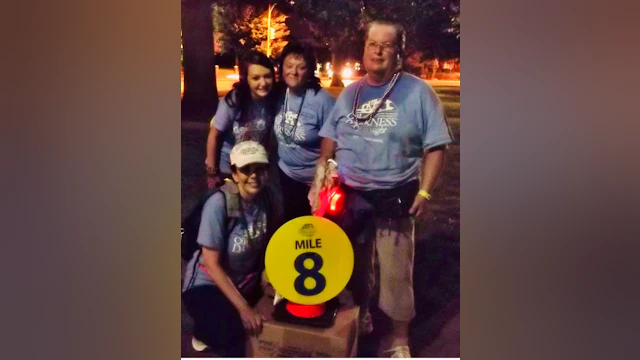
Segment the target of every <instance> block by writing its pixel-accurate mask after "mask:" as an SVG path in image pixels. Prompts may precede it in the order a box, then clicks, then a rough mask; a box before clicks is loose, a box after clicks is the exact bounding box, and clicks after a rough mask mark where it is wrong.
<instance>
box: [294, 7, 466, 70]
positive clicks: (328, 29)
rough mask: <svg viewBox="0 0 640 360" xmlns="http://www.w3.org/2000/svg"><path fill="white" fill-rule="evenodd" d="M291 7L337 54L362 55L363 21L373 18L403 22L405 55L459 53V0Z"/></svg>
mask: <svg viewBox="0 0 640 360" xmlns="http://www.w3.org/2000/svg"><path fill="white" fill-rule="evenodd" d="M294 8H295V11H296V12H297V13H298V14H299V15H300V16H302V17H303V18H304V19H305V20H306V21H308V22H309V24H310V28H311V31H312V32H313V34H314V35H315V37H316V39H317V40H318V41H319V42H320V43H321V44H324V45H325V46H328V47H329V49H330V50H331V51H332V52H333V53H337V55H338V57H340V58H345V57H353V58H359V57H360V56H361V52H362V47H363V44H364V42H363V37H364V25H365V24H366V23H367V22H368V21H370V20H375V19H385V20H391V21H396V22H398V23H400V24H402V25H403V27H404V28H405V30H406V32H407V41H406V54H405V55H406V57H409V56H411V55H413V54H415V53H418V54H419V55H418V56H419V58H420V59H422V60H424V59H433V58H440V59H441V60H446V59H451V58H458V57H459V56H460V39H459V37H460V5H459V0H396V1H389V0H360V1H344V0H299V1H296V3H295V5H294Z"/></svg>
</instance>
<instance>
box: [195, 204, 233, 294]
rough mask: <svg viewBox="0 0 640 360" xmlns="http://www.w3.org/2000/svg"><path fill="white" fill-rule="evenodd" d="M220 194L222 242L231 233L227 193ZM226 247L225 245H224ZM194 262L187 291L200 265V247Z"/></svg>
mask: <svg viewBox="0 0 640 360" xmlns="http://www.w3.org/2000/svg"><path fill="white" fill-rule="evenodd" d="M221 192H222V195H223V196H222V198H223V201H224V219H225V222H224V225H225V231H224V232H223V233H224V240H225V241H226V240H227V238H228V237H229V233H230V232H231V230H230V226H229V216H228V212H227V206H228V205H227V204H228V203H229V201H228V200H227V196H228V195H227V193H226V192H225V191H221ZM231 229H233V227H231ZM225 246H226V243H225ZM196 254H197V255H196V260H195V261H194V262H193V269H192V271H191V278H190V279H189V285H188V286H187V290H189V289H190V288H191V287H192V286H193V284H194V283H195V281H196V268H197V267H198V264H199V263H200V255H201V254H202V246H200V248H199V249H198V252H197V253H196Z"/></svg>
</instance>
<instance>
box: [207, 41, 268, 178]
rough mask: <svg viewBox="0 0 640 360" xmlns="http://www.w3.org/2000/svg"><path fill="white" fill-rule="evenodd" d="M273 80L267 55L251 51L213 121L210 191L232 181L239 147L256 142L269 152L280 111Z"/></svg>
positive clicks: (210, 149)
mask: <svg viewBox="0 0 640 360" xmlns="http://www.w3.org/2000/svg"><path fill="white" fill-rule="evenodd" d="M274 77H275V72H274V69H273V64H272V63H271V60H269V58H267V57H266V56H265V55H264V54H262V53H260V52H257V51H252V52H249V53H248V54H247V55H246V56H244V57H243V58H242V60H241V62H240V80H239V81H238V82H237V83H235V84H234V85H233V89H232V90H231V91H230V92H229V93H228V94H227V95H226V96H225V97H224V99H223V101H220V103H219V104H218V110H217V111H216V114H215V116H214V117H213V119H211V126H210V129H209V137H208V139H207V157H206V160H205V168H206V172H207V185H208V187H209V188H212V187H214V186H220V185H222V184H223V183H224V181H223V180H224V179H225V178H231V169H230V164H229V152H230V151H231V148H232V147H233V146H234V145H235V144H236V143H239V142H241V141H247V140H253V141H256V142H259V143H260V144H262V145H263V146H264V147H265V148H267V149H269V139H270V137H271V128H272V126H273V118H274V116H275V113H276V110H277V99H276V94H275V93H274V92H273V91H272V89H273V82H274Z"/></svg>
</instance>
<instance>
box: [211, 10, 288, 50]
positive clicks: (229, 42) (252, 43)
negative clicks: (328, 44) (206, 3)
mask: <svg viewBox="0 0 640 360" xmlns="http://www.w3.org/2000/svg"><path fill="white" fill-rule="evenodd" d="M211 9H212V18H213V28H214V32H215V38H216V40H215V42H216V47H215V51H216V52H219V53H232V52H233V53H236V54H239V53H242V52H244V51H248V50H258V51H261V52H263V53H265V54H266V52H267V22H268V19H267V10H266V9H261V8H259V7H257V6H254V5H248V4H244V3H240V2H238V1H230V0H222V1H217V2H216V3H214V4H213V5H212V7H211ZM286 18H287V17H286V16H285V15H283V14H282V13H280V12H278V10H277V9H274V10H273V11H272V13H271V27H272V28H274V30H275V33H274V35H275V36H274V37H273V38H272V40H271V56H272V57H275V56H278V55H279V54H280V52H281V51H282V48H284V46H285V45H286V44H287V42H286V41H284V38H285V37H286V36H288V35H289V29H288V28H287V26H286V25H285V20H286Z"/></svg>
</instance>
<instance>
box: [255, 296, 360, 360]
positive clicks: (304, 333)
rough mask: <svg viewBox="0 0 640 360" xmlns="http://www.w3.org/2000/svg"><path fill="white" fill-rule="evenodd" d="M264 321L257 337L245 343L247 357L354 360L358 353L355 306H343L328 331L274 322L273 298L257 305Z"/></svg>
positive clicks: (356, 308) (266, 298)
mask: <svg viewBox="0 0 640 360" xmlns="http://www.w3.org/2000/svg"><path fill="white" fill-rule="evenodd" d="M256 309H257V310H258V311H259V312H260V313H261V314H263V315H264V316H265V317H266V318H267V321H266V322H265V323H264V325H263V328H262V333H261V334H260V336H258V337H257V338H256V337H250V338H249V341H247V356H249V357H261V358H265V357H355V356H356V352H357V350H358V313H359V308H358V307H357V306H354V305H342V306H341V307H340V308H339V309H338V314H337V315H336V318H335V323H334V325H333V326H332V327H330V328H327V329H320V328H313V327H309V326H303V325H296V324H289V323H284V322H276V321H275V320H273V317H272V315H271V314H272V312H273V299H270V298H268V297H263V298H262V299H261V300H260V302H259V303H258V304H257V305H256Z"/></svg>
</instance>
